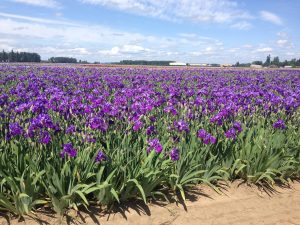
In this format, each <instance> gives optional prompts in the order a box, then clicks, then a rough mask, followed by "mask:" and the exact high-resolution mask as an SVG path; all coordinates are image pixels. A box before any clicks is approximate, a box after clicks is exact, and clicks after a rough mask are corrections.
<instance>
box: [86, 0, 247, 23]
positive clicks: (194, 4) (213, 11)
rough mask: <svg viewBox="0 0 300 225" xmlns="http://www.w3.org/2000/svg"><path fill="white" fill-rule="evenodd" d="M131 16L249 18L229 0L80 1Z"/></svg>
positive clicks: (209, 19) (213, 19) (216, 19)
mask: <svg viewBox="0 0 300 225" xmlns="http://www.w3.org/2000/svg"><path fill="white" fill-rule="evenodd" d="M80 1H81V2H83V3H89V4H94V5H100V6H104V7H108V8H112V9H117V10H120V11H125V12H129V13H132V14H137V15H143V16H150V17H155V18H160V19H166V20H171V21H180V20H188V21H194V22H217V23H223V22H231V21H233V20H236V19H245V18H247V19H249V18H251V16H250V15H249V13H248V12H246V11H244V10H241V9H240V8H239V7H238V4H237V3H236V2H235V1H232V0H210V1H207V0H197V1H195V0H168V1H161V0H80Z"/></svg>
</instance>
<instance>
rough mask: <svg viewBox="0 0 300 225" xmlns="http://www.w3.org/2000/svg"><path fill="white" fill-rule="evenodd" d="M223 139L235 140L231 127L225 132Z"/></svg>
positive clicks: (234, 132)
mask: <svg viewBox="0 0 300 225" xmlns="http://www.w3.org/2000/svg"><path fill="white" fill-rule="evenodd" d="M225 137H226V138H228V139H235V138H236V130H235V129H234V128H233V127H232V128H230V129H229V130H228V131H226V132H225Z"/></svg>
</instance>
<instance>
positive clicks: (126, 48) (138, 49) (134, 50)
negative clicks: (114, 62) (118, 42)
mask: <svg viewBox="0 0 300 225" xmlns="http://www.w3.org/2000/svg"><path fill="white" fill-rule="evenodd" d="M150 51H151V50H150V49H148V48H144V47H142V46H138V45H123V46H122V47H119V46H114V47H112V48H111V49H110V50H99V51H98V53H100V54H103V55H110V56H114V55H121V54H140V53H144V52H150Z"/></svg>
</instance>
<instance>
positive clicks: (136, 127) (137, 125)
mask: <svg viewBox="0 0 300 225" xmlns="http://www.w3.org/2000/svg"><path fill="white" fill-rule="evenodd" d="M143 125H144V124H143V123H142V122H141V121H139V120H137V121H135V122H134V125H133V130H134V131H138V130H140V129H141V128H142V127H143Z"/></svg>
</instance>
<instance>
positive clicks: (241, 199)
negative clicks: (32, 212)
mask: <svg viewBox="0 0 300 225" xmlns="http://www.w3.org/2000/svg"><path fill="white" fill-rule="evenodd" d="M276 191H277V192H273V193H266V192H264V191H262V190H259V189H258V188H257V187H249V186H247V185H240V186H239V187H238V183H234V184H232V185H230V187H229V188H228V189H227V190H224V193H223V194H222V195H219V194H217V193H216V192H214V191H212V190H211V189H209V188H207V187H201V186H200V187H199V188H197V190H195V191H194V192H193V193H191V195H190V197H189V199H190V200H188V201H187V202H186V211H185V209H184V207H183V205H180V204H179V205H176V204H175V203H172V204H168V205H165V206H159V205H153V204H150V205H149V207H146V206H143V205H137V204H131V206H129V205H126V204H125V205H123V206H122V207H121V208H119V212H117V213H114V214H110V215H108V214H106V215H99V214H97V213H96V212H93V213H91V214H90V215H82V217H81V218H80V217H78V219H76V220H75V221H71V222H70V221H69V224H74V223H75V224H101V225H129V224H130V225H139V224H141V225H179V224H180V225H184V224H187V225H196V224H197V225H199V224H205V225H208V224H215V225H223V224H224V225H225V224H226V225H245V224H253V225H258V224H270V225H271V224H272V225H273V224H277V225H295V224H297V225H300V183H294V184H293V185H292V187H291V188H290V189H288V188H276ZM199 193H200V194H199ZM205 195H206V196H205ZM41 218H42V220H44V221H47V222H49V223H50V224H57V220H56V219H55V218H50V217H45V216H42V217H41ZM6 224H7V222H5V220H3V219H0V225H6ZM11 224H12V225H14V224H26V225H33V224H38V223H36V222H34V221H31V220H26V223H24V222H23V223H17V221H12V223H11ZM63 224H67V222H66V221H65V222H64V223H63Z"/></svg>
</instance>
